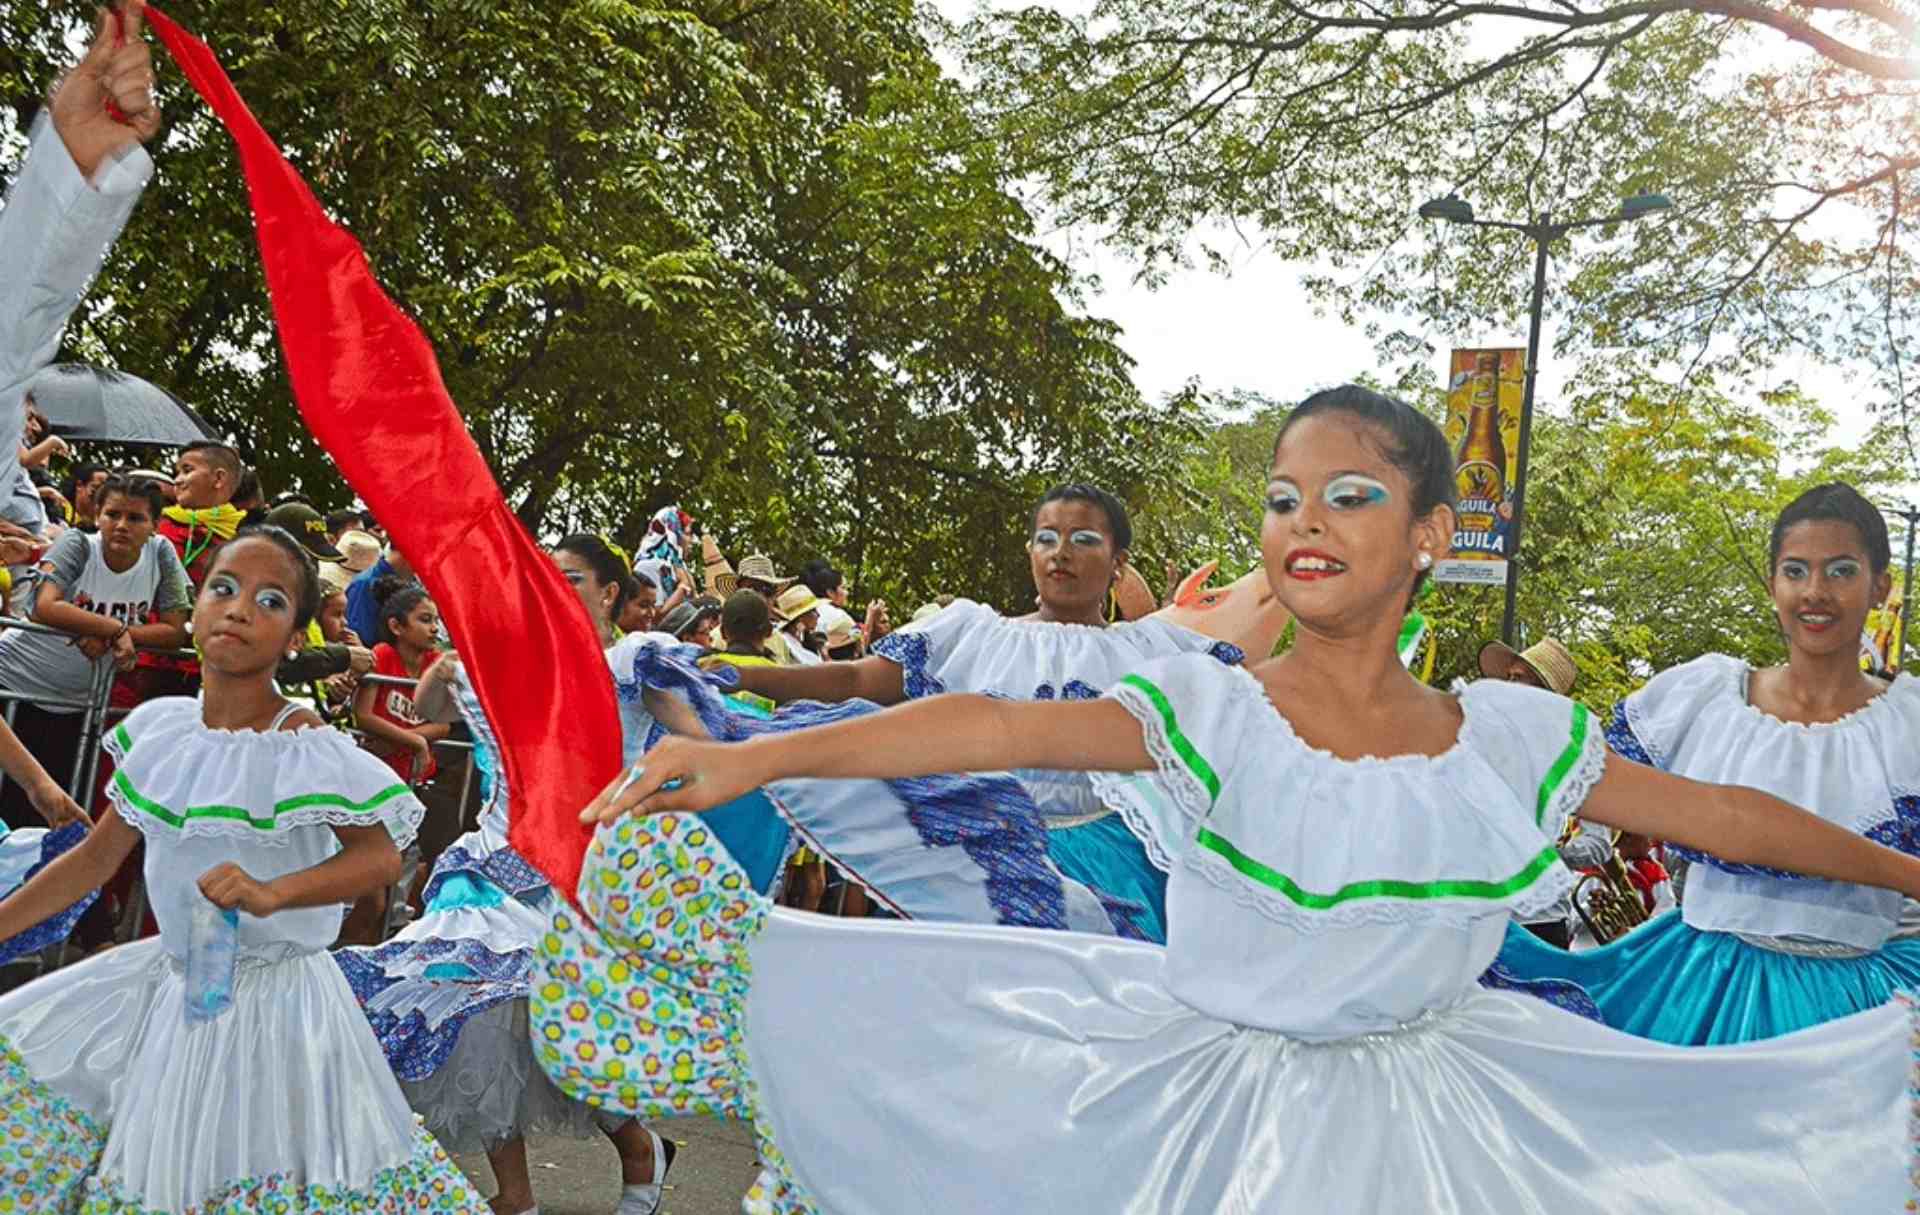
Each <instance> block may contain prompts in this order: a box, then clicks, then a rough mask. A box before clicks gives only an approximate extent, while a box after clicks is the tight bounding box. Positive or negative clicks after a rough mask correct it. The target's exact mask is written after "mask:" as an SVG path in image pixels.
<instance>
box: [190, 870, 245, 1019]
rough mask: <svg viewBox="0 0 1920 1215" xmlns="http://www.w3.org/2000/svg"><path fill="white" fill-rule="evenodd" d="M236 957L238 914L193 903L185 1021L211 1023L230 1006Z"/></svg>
mask: <svg viewBox="0 0 1920 1215" xmlns="http://www.w3.org/2000/svg"><path fill="white" fill-rule="evenodd" d="M239 956H240V913H239V912H238V911H231V910H229V911H222V910H221V909H220V908H218V907H215V906H214V905H213V904H212V903H210V902H208V901H207V900H206V899H204V898H203V899H201V900H199V901H198V902H196V903H195V904H194V905H193V915H192V917H191V918H190V919H189V920H188V922H187V1020H189V1021H211V1020H213V1019H214V1018H215V1017H218V1016H219V1015H220V1014H221V1013H224V1012H226V1011H227V1010H228V1009H229V1008H232V1007H233V966H234V962H235V961H236V960H237V959H238V957H239Z"/></svg>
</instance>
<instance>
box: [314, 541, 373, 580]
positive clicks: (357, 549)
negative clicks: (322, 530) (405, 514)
mask: <svg viewBox="0 0 1920 1215" xmlns="http://www.w3.org/2000/svg"><path fill="white" fill-rule="evenodd" d="M333 546H334V547H335V548H337V549H339V550H340V560H338V561H329V562H327V563H326V564H325V565H323V566H321V567H320V572H321V573H323V574H330V575H332V576H334V577H336V578H338V579H339V580H340V585H341V586H348V585H350V584H352V582H353V580H354V579H355V578H358V577H359V576H360V575H361V574H364V573H366V572H367V571H368V570H370V569H372V568H373V567H374V563H376V562H377V561H379V560H380V542H379V541H378V540H375V539H374V538H373V537H372V536H369V535H368V534H367V533H365V532H363V531H361V530H360V529H359V528H357V527H350V528H348V529H347V530H346V531H344V532H341V533H340V534H339V535H338V536H335V537H334V538H333Z"/></svg>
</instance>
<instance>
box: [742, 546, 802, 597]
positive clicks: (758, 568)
mask: <svg viewBox="0 0 1920 1215" xmlns="http://www.w3.org/2000/svg"><path fill="white" fill-rule="evenodd" d="M736 578H737V580H738V581H740V582H758V583H760V584H762V585H764V586H770V587H772V588H773V590H774V592H775V593H776V594H778V593H779V592H781V591H784V590H786V589H787V588H788V587H790V586H792V585H793V584H794V583H795V582H797V581H799V580H798V579H796V578H789V577H788V576H787V575H785V574H781V573H776V572H775V571H774V568H773V558H771V557H769V556H767V555H766V554H765V553H755V554H753V556H751V557H748V558H747V559H746V560H745V561H742V562H741V563H740V572H739V573H738V574H737V575H736Z"/></svg>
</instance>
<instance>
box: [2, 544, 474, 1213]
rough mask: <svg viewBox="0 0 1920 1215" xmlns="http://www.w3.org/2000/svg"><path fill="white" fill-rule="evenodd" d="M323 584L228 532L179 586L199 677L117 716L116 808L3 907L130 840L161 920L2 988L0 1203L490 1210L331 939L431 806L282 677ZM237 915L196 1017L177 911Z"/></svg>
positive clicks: (29, 913)
mask: <svg viewBox="0 0 1920 1215" xmlns="http://www.w3.org/2000/svg"><path fill="white" fill-rule="evenodd" d="M318 598H319V584H318V579H317V575H316V574H315V572H314V569H313V567H312V565H311V563H310V562H309V561H308V560H307V558H306V556H305V554H304V553H303V552H302V551H301V549H300V547H299V543H298V542H297V541H296V540H294V539H293V537H291V536H290V535H288V534H287V533H285V532H283V531H280V530H279V529H277V528H253V529H247V530H245V531H243V532H242V533H241V534H240V535H239V536H237V537H235V539H234V540H233V541H231V542H229V543H228V544H227V545H226V546H225V547H224V548H223V549H221V551H220V555H219V557H218V558H217V559H216V561H215V563H214V565H213V568H212V570H211V571H210V572H209V575H208V577H207V581H206V586H205V587H204V589H202V591H201V592H200V595H199V598H198V600H197V601H196V603H195V605H194V616H193V625H194V629H193V632H194V637H195V639H196V641H197V642H198V644H199V647H200V651H201V663H202V672H203V677H204V681H205V683H204V689H205V690H204V691H203V693H202V695H201V696H200V697H199V698H197V699H190V698H186V697H165V698H161V699H157V700H152V701H148V702H147V703H146V704H143V705H141V706H140V707H139V708H137V709H135V710H134V711H133V712H132V713H130V714H129V715H128V716H127V718H126V719H125V720H124V721H123V722H121V723H120V724H119V725H118V726H116V727H115V728H114V729H113V731H112V734H111V736H110V738H109V739H108V743H107V746H108V749H109V750H110V751H111V752H112V754H113V758H114V761H115V764H116V771H115V773H114V777H113V781H112V784H111V786H110V788H109V793H110V796H111V798H112V801H113V805H112V806H111V807H110V808H109V809H108V810H107V811H106V812H105V813H104V814H103V815H102V816H101V819H100V821H99V823H98V824H97V825H96V826H95V827H94V830H93V832H92V834H91V835H89V836H88V837H87V840H86V842H85V843H83V844H81V845H80V846H79V847H78V848H76V849H74V850H73V851H72V852H70V853H68V854H67V855H65V856H63V857H61V858H60V859H59V860H58V861H56V862H54V863H53V864H52V865H49V866H48V867H47V868H46V869H45V870H44V871H43V872H41V873H40V875H39V876H37V877H36V878H34V879H33V880H32V881H30V882H28V883H27V885H26V886H25V887H24V888H23V889H21V890H20V891H19V892H18V893H16V894H14V895H13V896H12V897H10V898H8V899H7V900H5V901H4V902H0V938H4V937H7V936H10V935H12V934H13V933H15V932H18V931H19V930H20V929H21V928H22V927H24V926H26V925H28V924H32V923H35V922H38V921H40V920H42V919H44V918H45V917H46V915H47V914H48V912H49V910H50V909H52V908H56V907H60V906H64V905H66V904H68V903H71V902H72V901H73V899H74V898H75V897H76V896H77V895H78V894H79V893H80V892H81V891H85V890H89V889H93V888H95V887H97V886H98V885H99V884H100V883H101V882H102V881H104V880H106V879H107V878H108V877H109V876H110V875H111V874H112V873H113V872H114V870H115V869H117V868H118V867H119V865H120V862H121V861H122V860H123V859H125V857H126V856H127V854H128V853H130V852H131V851H132V850H133V846H134V844H135V843H137V842H139V841H140V840H141V839H142V838H143V837H144V839H145V842H146V870H145V876H146V886H147V893H148V896H149V897H150V898H151V900H152V904H153V910H154V915H155V917H156V918H157V919H158V920H159V922H160V935H159V936H158V937H157V938H153V939H150V940H146V941H141V942H138V943H136V944H132V945H126V946H122V947H120V948H117V949H114V950H111V951H109V952H107V953H105V954H101V955H99V956H96V957H94V958H92V959H90V960H89V961H87V962H84V963H81V964H79V965H77V966H72V967H69V968H67V969H65V970H60V971H56V972H55V973H53V974H52V975H49V976H47V977H46V978H43V979H40V980H38V981H36V982H33V983H30V984H28V985H27V986H25V987H22V988H20V989H19V990H17V991H14V992H12V993H10V994H8V995H6V996H4V997H0V1111H3V1113H0V1125H3V1126H4V1132H5V1133H4V1134H3V1135H0V1210H7V1211H22V1210H24V1211H69V1210H76V1209H80V1208H81V1207H82V1206H83V1205H84V1209H85V1210H87V1211H89V1212H102V1213H113V1215H136V1213H137V1215H150V1213H154V1215H157V1213H161V1212H169V1213H180V1215H184V1213H185V1212H189V1211H194V1212H204V1211H228V1210H232V1211H239V1210H275V1209H291V1210H300V1211H311V1212H318V1211H349V1210H353V1211H359V1210H400V1209H404V1210H407V1211H417V1212H428V1211H433V1212H438V1211H459V1212H470V1213H473V1215H486V1210H487V1208H486V1204H485V1203H484V1202H483V1201H482V1200H481V1199H480V1197H479V1195H478V1194H476V1193H474V1191H473V1189H472V1187H470V1186H469V1185H468V1184H467V1182H466V1180H465V1178H464V1177H463V1176H462V1175H461V1174H460V1172H459V1170H458V1169H457V1168H455V1167H454V1165H453V1163H452V1161H450V1160H449V1159H448V1158H447V1156H446V1154H445V1153H444V1152H443V1151H442V1150H441V1148H440V1146H439V1145H438V1144H437V1143H435V1142H434V1140H433V1139H432V1137H431V1136H429V1135H428V1134H427V1133H426V1132H425V1131H424V1130H422V1129H421V1128H420V1127H419V1126H418V1124H417V1123H416V1120H415V1119H414V1116H413V1113H412V1111H410V1110H409V1109H408V1108H407V1104H406V1100H405V1099H404V1098H403V1097H402V1096H401V1095H400V1089H399V1086H398V1085H397V1084H395V1083H394V1079H393V1074H392V1072H391V1071H389V1070H388V1068H387V1062H386V1059H385V1057H384V1056H382V1055H381V1053H380V1048H379V1045H378V1044H377V1043H376V1042H375V1041H374V1039H373V1034H372V1033H371V1032H369V1031H368V1029H367V1023H366V1020H365V1018H364V1017H362V1016H361V1014H360V1010H359V1008H358V1007H357V1006H356V1005H355V1003H354V1000H353V994H352V992H351V991H349V990H348V987H347V984H346V980H344V979H342V978H341V977H340V972H339V970H338V969H337V968H336V967H335V966H334V964H333V961H332V959H331V958H329V957H328V955H327V952H326V949H327V946H328V945H329V944H330V943H331V942H332V941H333V939H334V937H335V935H336V934H338V932H339V930H340V919H341V912H342V910H343V907H344V905H345V904H348V903H351V902H352V901H353V900H354V899H355V898H357V897H359V896H361V895H363V894H366V893H369V892H371V891H374V890H379V889H381V888H383V887H385V886H387V885H388V884H390V883H391V882H393V881H394V880H395V879H396V878H397V877H398V875H399V872H400V853H399V847H400V846H402V845H404V844H405V843H407V841H409V840H410V839H412V837H413V833H414V829H415V827H416V826H417V825H418V824H419V821H420V817H421V814H422V813H423V811H422V807H421V805H420V803H419V802H418V801H416V800H415V799H414V797H413V795H412V794H411V793H409V792H408V791H407V788H406V786H405V785H403V784H399V783H396V782H395V781H394V779H393V772H392V770H391V769H389V768H388V767H387V766H386V765H384V764H382V763H381V762H380V761H379V760H377V759H375V758H373V757H372V756H370V755H368V754H367V753H366V752H365V751H362V750H361V749H360V748H359V747H357V746H355V745H354V743H353V740H352V739H350V738H348V737H347V736H346V735H344V734H342V733H340V732H338V731H336V730H333V729H330V728H328V727H326V726H325V725H323V724H322V723H321V722H320V721H319V719H318V718H317V717H315V716H314V715H313V713H311V712H310V711H309V710H307V709H304V708H301V707H299V706H297V705H295V704H292V703H290V702H288V701H286V700H285V699H284V698H282V697H281V696H280V694H279V692H278V691H277V690H276V689H275V687H274V683H273V673H274V668H275V666H276V664H277V663H278V662H279V660H280V659H282V658H284V657H285V656H286V653H287V647H288V645H289V644H290V642H291V640H292V638H293V637H294V636H295V635H296V632H297V631H298V630H302V629H304V628H305V627H306V624H307V621H308V619H309V618H310V617H311V616H312V614H313V610H314V608H315V606H316V603H317V601H318ZM209 901H210V902H211V903H212V904H213V905H214V906H216V907H220V908H228V909H233V910H235V911H237V912H238V913H239V921H238V954H239V959H238V964H237V966H236V971H235V980H234V990H233V1003H232V1006H231V1007H230V1008H228V1009H227V1010H226V1011H225V1012H224V1013H222V1014H220V1015H219V1016H218V1017H216V1018H214V1019H212V1020H207V1021H189V1020H188V1019H187V1014H186V1002H185V981H184V976H183V968H184V966H185V963H186V957H187V937H188V923H189V920H190V918H191V917H192V916H193V914H194V911H195V908H196V906H198V905H200V904H203V903H205V902H209Z"/></svg>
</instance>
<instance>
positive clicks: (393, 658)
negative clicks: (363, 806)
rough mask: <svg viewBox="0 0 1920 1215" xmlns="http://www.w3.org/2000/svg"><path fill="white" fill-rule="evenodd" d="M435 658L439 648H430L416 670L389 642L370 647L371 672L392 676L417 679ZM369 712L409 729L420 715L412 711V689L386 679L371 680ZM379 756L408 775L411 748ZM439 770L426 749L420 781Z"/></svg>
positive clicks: (411, 762) (430, 777)
mask: <svg viewBox="0 0 1920 1215" xmlns="http://www.w3.org/2000/svg"><path fill="white" fill-rule="evenodd" d="M438 661H440V651H439V650H434V651H432V652H431V653H429V654H428V655H427V660H426V662H424V663H422V664H421V665H420V670H419V671H418V672H417V673H416V672H412V671H409V670H407V664H406V663H405V662H404V661H402V659H401V657H400V651H399V650H396V649H394V648H393V647H392V646H391V645H389V644H387V643H386V642H384V641H383V642H381V643H379V644H378V645H376V646H374V647H373V673H374V674H375V675H391V676H393V677H394V678H395V679H417V678H419V676H421V675H425V674H426V673H427V671H428V670H429V669H430V668H431V667H432V666H433V664H434V663H436V662H438ZM373 713H374V716H376V717H378V718H380V719H381V720H382V721H389V722H392V723H393V724H394V725H396V726H399V727H400V728H401V729H403V730H411V729H412V728H413V727H415V726H417V725H419V724H420V715H419V714H418V713H415V712H414V711H413V690H412V689H411V688H401V687H395V686H394V685H392V684H386V683H377V684H374V685H373ZM382 758H383V759H385V760H386V761H387V763H388V765H389V766H391V767H392V768H393V770H394V771H395V772H398V773H399V774H400V779H401V780H411V779H412V777H413V752H412V751H411V750H400V751H395V752H393V753H392V754H389V755H385V756H382ZM439 770H440V765H439V764H438V763H436V762H434V759H433V753H432V752H431V751H429V752H428V753H427V768H426V771H425V772H423V773H421V774H420V779H421V780H423V781H426V780H432V779H433V776H434V773H436V772H438V771H439Z"/></svg>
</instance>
